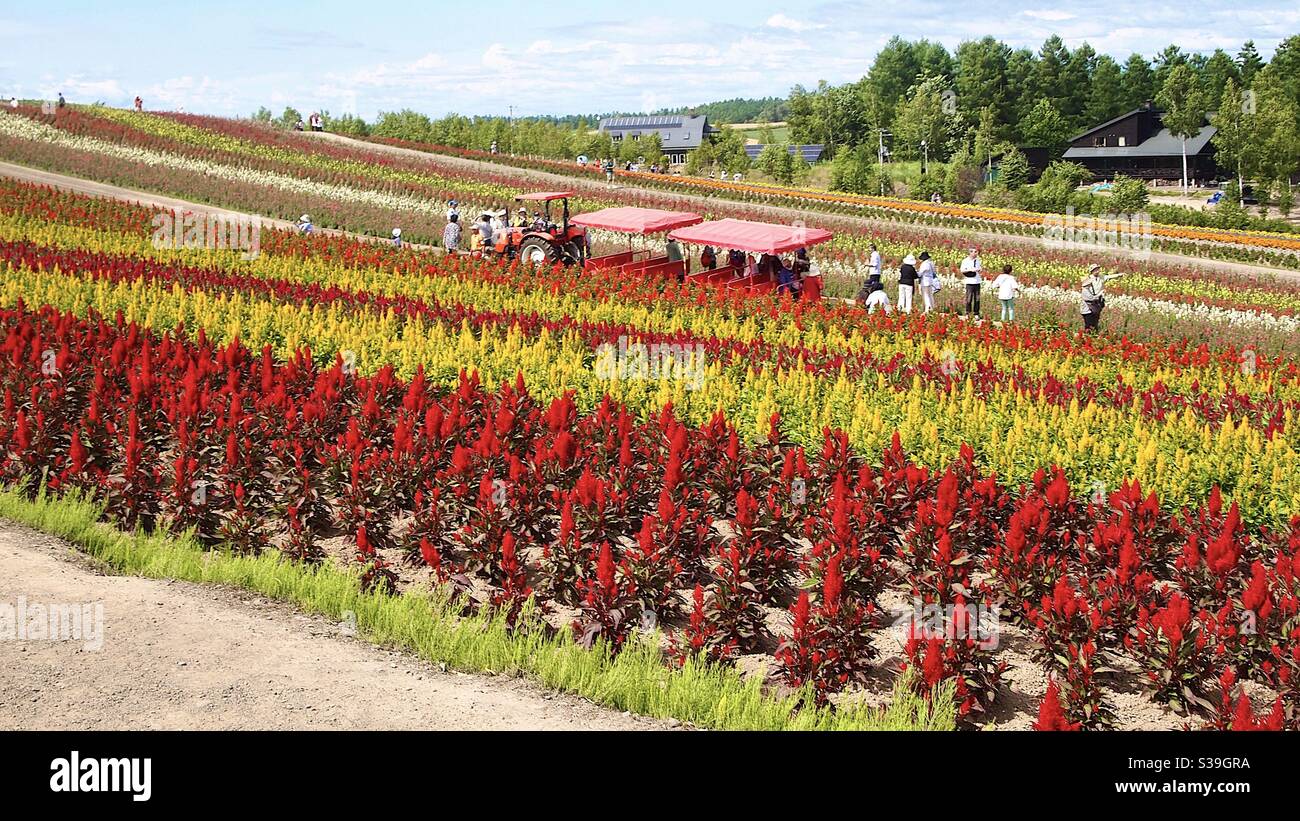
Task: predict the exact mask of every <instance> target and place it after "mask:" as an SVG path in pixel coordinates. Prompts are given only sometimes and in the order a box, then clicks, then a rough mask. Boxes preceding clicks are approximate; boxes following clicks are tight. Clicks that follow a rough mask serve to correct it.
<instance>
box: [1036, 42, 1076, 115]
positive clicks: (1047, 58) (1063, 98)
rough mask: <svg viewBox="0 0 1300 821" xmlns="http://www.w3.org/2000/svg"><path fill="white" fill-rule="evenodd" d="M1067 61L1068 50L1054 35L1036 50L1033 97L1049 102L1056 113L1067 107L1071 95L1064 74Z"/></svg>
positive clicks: (1068, 57)
mask: <svg viewBox="0 0 1300 821" xmlns="http://www.w3.org/2000/svg"><path fill="white" fill-rule="evenodd" d="M1069 60H1070V50H1069V49H1068V48H1066V46H1065V42H1064V41H1063V40H1062V39H1061V38H1060V37H1059V36H1057V35H1055V34H1053V35H1052V36H1051V37H1048V38H1047V40H1045V41H1044V42H1043V47H1042V48H1040V49H1039V50H1038V65H1037V66H1036V70H1035V72H1034V79H1035V82H1036V85H1037V94H1036V95H1035V97H1036V99H1039V100H1042V99H1046V100H1047V101H1049V102H1050V103H1051V104H1052V107H1053V108H1054V109H1055V110H1056V111H1057V112H1058V113H1060V112H1061V111H1062V109H1064V108H1065V106H1066V105H1068V103H1069V99H1070V97H1071V94H1072V90H1071V89H1070V87H1069V83H1070V80H1069V77H1068V74H1067V72H1066V63H1068V62H1069Z"/></svg>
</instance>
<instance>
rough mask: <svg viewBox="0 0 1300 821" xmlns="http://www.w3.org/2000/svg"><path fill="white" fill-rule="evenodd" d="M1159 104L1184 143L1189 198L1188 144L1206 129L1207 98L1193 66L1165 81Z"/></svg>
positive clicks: (1176, 70)
mask: <svg viewBox="0 0 1300 821" xmlns="http://www.w3.org/2000/svg"><path fill="white" fill-rule="evenodd" d="M1156 101H1157V102H1158V103H1159V105H1160V108H1162V109H1163V110H1164V115H1163V116H1162V118H1161V119H1162V121H1163V123H1164V126H1165V128H1167V129H1169V133H1170V134H1173V135H1174V136H1175V137H1177V138H1178V139H1179V140H1180V141H1181V143H1182V150H1183V195H1184V196H1186V195H1187V141H1188V140H1189V139H1191V138H1192V137H1195V136H1196V135H1197V134H1200V133H1201V129H1202V128H1204V127H1205V97H1204V94H1203V92H1202V91H1201V83H1200V78H1198V77H1197V76H1196V71H1195V70H1194V69H1193V68H1192V67H1191V66H1189V65H1186V64H1185V63H1184V64H1180V65H1176V66H1174V67H1173V68H1172V69H1171V70H1170V71H1169V73H1168V75H1167V76H1166V77H1165V82H1164V85H1162V86H1161V87H1160V93H1159V94H1158V95H1156Z"/></svg>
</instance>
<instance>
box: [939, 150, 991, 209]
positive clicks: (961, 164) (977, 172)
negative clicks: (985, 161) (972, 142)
mask: <svg viewBox="0 0 1300 821" xmlns="http://www.w3.org/2000/svg"><path fill="white" fill-rule="evenodd" d="M983 179H984V171H983V169H982V167H981V166H980V164H979V163H977V162H975V158H974V157H972V156H971V153H970V151H969V150H967V149H966V147H964V146H963V147H962V148H961V149H960V150H959V151H958V152H957V153H956V154H954V155H953V157H952V159H951V160H949V161H948V167H947V169H946V170H945V172H944V178H943V196H944V199H947V200H949V201H951V202H970V201H972V200H973V199H975V192H976V191H978V190H979V187H980V182H981V181H982V180H983Z"/></svg>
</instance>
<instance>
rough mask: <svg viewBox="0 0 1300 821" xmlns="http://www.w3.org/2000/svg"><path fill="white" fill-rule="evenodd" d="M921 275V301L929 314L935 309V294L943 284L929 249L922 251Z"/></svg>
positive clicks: (918, 271) (919, 272)
mask: <svg viewBox="0 0 1300 821" xmlns="http://www.w3.org/2000/svg"><path fill="white" fill-rule="evenodd" d="M917 273H918V274H919V275H920V277H921V301H922V304H923V305H924V307H925V312H926V313H927V314H928V313H930V312H931V311H933V310H934V295H935V294H936V293H937V292H938V291H939V289H940V288H942V287H943V285H942V284H941V283H940V282H939V272H938V271H936V270H935V269H934V260H932V259H930V252H929V251H922V252H921V267H920V268H918V269H917Z"/></svg>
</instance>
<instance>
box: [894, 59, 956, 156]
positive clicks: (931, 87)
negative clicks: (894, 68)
mask: <svg viewBox="0 0 1300 821" xmlns="http://www.w3.org/2000/svg"><path fill="white" fill-rule="evenodd" d="M947 85H948V81H947V80H945V79H943V78H941V77H926V78H925V79H924V80H922V81H921V82H920V83H919V84H917V85H916V86H914V87H913V88H912V90H911V92H910V93H909V94H908V96H907V98H906V99H905V100H903V102H902V103H901V104H900V105H899V106H898V113H897V115H896V116H895V118H894V129H893V131H894V145H896V146H897V147H898V155H899V156H900V157H904V158H907V159H914V158H917V157H920V156H921V155H922V149H921V143H922V142H925V143H926V145H927V146H928V151H929V155H930V157H932V158H934V159H936V160H944V159H946V158H947V156H948V148H949V144H950V143H951V141H952V139H953V137H954V136H955V134H954V133H953V130H952V127H951V124H952V123H953V122H954V121H955V119H956V117H955V114H949V113H948V112H946V111H945V110H944V96H943V94H944V92H945V91H946V90H947Z"/></svg>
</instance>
